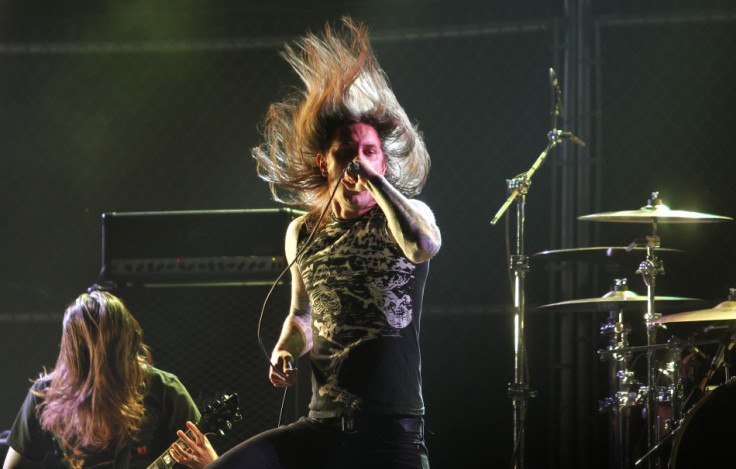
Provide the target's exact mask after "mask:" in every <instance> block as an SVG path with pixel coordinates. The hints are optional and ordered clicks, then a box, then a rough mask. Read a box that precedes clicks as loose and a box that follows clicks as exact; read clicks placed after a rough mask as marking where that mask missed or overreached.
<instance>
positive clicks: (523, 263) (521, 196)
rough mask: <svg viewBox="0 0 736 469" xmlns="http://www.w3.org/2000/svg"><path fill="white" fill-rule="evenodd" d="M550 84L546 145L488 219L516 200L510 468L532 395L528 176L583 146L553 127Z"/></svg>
mask: <svg viewBox="0 0 736 469" xmlns="http://www.w3.org/2000/svg"><path fill="white" fill-rule="evenodd" d="M549 72H550V81H551V84H552V113H551V114H552V130H550V131H549V132H548V133H547V140H548V143H547V146H546V148H545V149H544V151H542V153H541V154H540V155H539V157H537V160H536V161H535V162H534V164H533V165H532V166H531V168H529V170H528V171H527V172H525V173H522V174H520V175H519V176H517V177H515V178H513V179H508V180H506V184H507V186H508V191H509V196H508V198H507V199H506V202H504V204H503V205H502V206H501V208H500V209H499V210H498V212H496V215H495V216H494V217H493V219H492V220H491V225H495V224H496V223H497V222H498V220H499V219H500V218H501V216H503V214H504V213H506V211H507V209H508V208H509V206H510V205H511V203H512V202H513V201H516V254H515V255H512V256H511V258H510V261H509V269H510V270H511V272H512V273H513V288H512V293H513V299H514V382H513V383H510V384H509V387H508V393H509V397H510V398H511V400H512V405H513V413H514V414H513V432H514V433H513V443H514V451H513V459H512V466H511V467H512V468H513V469H523V468H524V436H525V435H524V424H525V420H526V410H527V404H528V402H529V399H530V398H533V397H536V395H537V393H536V391H533V390H532V389H531V388H530V387H529V384H528V383H527V376H526V375H527V369H528V364H527V358H526V344H525V342H524V313H525V298H526V290H525V277H526V273H527V272H529V256H527V255H526V254H525V253H524V223H525V208H526V195H527V193H528V192H529V186H530V185H531V183H532V176H533V175H534V173H535V172H536V171H537V170H538V169H539V168H540V167H541V166H542V164H543V163H544V161H545V160H546V159H547V155H548V154H549V152H550V151H551V150H552V149H553V148H554V147H555V146H557V144H558V143H559V142H560V141H561V140H563V139H570V140H572V141H573V142H575V143H578V144H580V145H582V146H585V142H583V141H582V140H580V139H579V138H577V137H575V136H574V135H573V134H572V133H571V132H563V131H561V130H557V117H558V116H559V115H560V114H561V108H562V106H561V101H562V100H561V92H560V89H559V86H558V85H557V77H556V76H555V73H554V70H552V69H551V68H550V69H549Z"/></svg>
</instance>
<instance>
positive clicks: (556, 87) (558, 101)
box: [549, 68, 562, 116]
mask: <svg viewBox="0 0 736 469" xmlns="http://www.w3.org/2000/svg"><path fill="white" fill-rule="evenodd" d="M549 79H550V81H551V82H552V90H553V91H554V94H555V104H554V107H553V110H552V112H553V113H554V115H555V116H559V115H561V114H562V90H561V89H560V84H559V83H558V82H557V75H556V74H555V71H554V69H552V68H550V69H549Z"/></svg>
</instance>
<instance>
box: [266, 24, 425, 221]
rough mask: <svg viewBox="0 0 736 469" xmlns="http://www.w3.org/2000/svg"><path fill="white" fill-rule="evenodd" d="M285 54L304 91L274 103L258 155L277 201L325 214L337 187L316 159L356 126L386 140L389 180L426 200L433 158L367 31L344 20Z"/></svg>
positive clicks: (287, 50) (288, 48) (363, 27)
mask: <svg viewBox="0 0 736 469" xmlns="http://www.w3.org/2000/svg"><path fill="white" fill-rule="evenodd" d="M281 55H282V57H284V58H285V59H286V61H287V62H288V63H289V64H290V65H291V66H292V68H293V69H294V70H295V71H296V73H297V74H298V75H299V77H300V78H301V80H302V82H303V84H304V89H303V90H297V91H295V92H293V93H292V94H291V95H289V96H287V97H286V98H285V99H284V100H283V102H280V103H274V104H272V105H271V107H270V108H269V110H268V113H267V114H266V117H265V119H264V123H263V127H262V133H263V136H264V141H263V143H262V144H261V145H259V146H258V147H256V148H254V149H253V151H252V155H253V158H255V160H256V161H257V164H258V175H259V176H260V177H261V178H262V179H264V180H265V181H267V182H268V183H269V186H270V189H271V193H272V195H273V198H274V200H276V201H279V202H282V203H285V204H288V205H297V206H300V207H302V208H306V209H307V210H309V211H310V215H312V216H314V215H315V213H316V212H318V211H319V210H321V208H322V207H323V206H324V204H325V203H326V200H327V198H328V197H329V189H330V188H328V187H327V179H326V178H325V177H324V176H323V175H322V174H321V172H320V170H319V168H318V167H317V163H316V156H317V154H318V153H321V152H322V153H325V152H326V151H327V149H328V148H329V145H330V143H331V140H332V138H333V137H334V133H335V131H336V130H337V129H338V128H339V127H342V126H344V125H348V124H352V123H357V122H363V123H367V124H370V125H372V126H373V127H374V128H375V129H376V131H377V132H378V134H379V136H380V137H381V141H382V144H383V151H384V154H385V155H386V161H387V166H388V169H387V171H386V178H387V180H388V181H389V182H390V183H391V184H392V185H393V186H394V187H396V188H397V189H398V190H399V191H401V192H402V193H403V194H404V195H406V196H407V197H411V196H414V195H417V194H419V192H420V191H421V190H422V188H423V186H424V183H425V182H426V179H427V174H428V172H429V167H430V159H429V154H428V153H427V149H426V147H425V145H424V140H423V138H422V135H421V133H420V132H419V130H418V129H417V127H416V126H415V125H413V124H412V123H411V122H410V121H409V118H408V117H407V115H406V112H405V111H404V110H403V108H402V107H401V106H400V105H399V103H398V100H397V99H396V96H395V95H394V93H393V91H392V90H391V87H390V86H389V83H388V79H387V77H386V75H385V73H384V71H383V70H382V69H381V67H380V66H379V64H378V62H377V60H376V58H375V56H374V54H373V50H372V48H371V46H370V43H369V40H368V31H367V28H366V27H365V26H364V25H362V24H355V23H353V22H352V20H350V19H349V18H343V19H342V28H341V29H340V30H338V31H335V30H333V29H332V28H331V27H330V26H329V24H328V25H326V26H325V30H324V32H323V34H322V35H321V36H319V37H318V36H316V35H315V34H312V33H309V34H307V35H306V36H304V37H302V38H301V39H299V40H297V41H295V43H294V45H286V46H285V49H284V51H283V52H282V54H281Z"/></svg>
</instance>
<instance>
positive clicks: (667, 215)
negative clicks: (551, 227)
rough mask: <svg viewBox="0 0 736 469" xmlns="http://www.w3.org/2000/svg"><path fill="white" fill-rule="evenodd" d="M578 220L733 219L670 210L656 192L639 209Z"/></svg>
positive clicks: (707, 220) (654, 221)
mask: <svg viewBox="0 0 736 469" xmlns="http://www.w3.org/2000/svg"><path fill="white" fill-rule="evenodd" d="M578 220H588V221H611V222H623V223H716V222H722V221H733V218H731V217H723V216H720V215H711V214H709V213H699V212H688V211H685V210H672V209H671V208H669V207H668V206H667V205H665V204H663V203H662V200H661V199H660V198H659V193H658V192H653V193H652V198H651V199H649V203H648V204H647V205H645V206H644V207H642V208H640V209H639V210H623V211H620V212H604V213H595V214H592V215H583V216H581V217H578Z"/></svg>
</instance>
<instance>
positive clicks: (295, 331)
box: [269, 217, 312, 387]
mask: <svg viewBox="0 0 736 469" xmlns="http://www.w3.org/2000/svg"><path fill="white" fill-rule="evenodd" d="M302 222H303V217H301V218H297V219H296V220H294V221H293V222H291V224H290V225H289V229H288V232H287V234H286V260H287V262H289V263H291V261H292V260H294V258H295V257H296V250H297V247H296V245H297V239H298V235H299V227H300V226H301V224H302ZM310 322H311V313H310V306H309V296H308V295H307V292H306V289H305V288H304V281H303V279H302V276H301V272H300V271H299V267H298V266H297V265H296V264H294V265H292V266H291V306H290V309H289V315H288V316H287V317H286V319H285V320H284V325H283V327H282V328H281V336H280V337H279V340H278V342H277V343H276V346H275V347H274V349H273V351H272V352H271V363H272V364H273V365H274V367H276V368H277V369H278V370H280V371H281V374H279V373H277V372H276V371H274V369H273V368H270V369H269V379H270V380H271V383H272V384H273V385H274V386H277V387H283V386H291V385H292V384H294V382H295V380H296V373H297V370H296V368H295V367H294V362H295V361H296V359H297V358H299V357H300V356H302V355H304V354H305V353H307V352H308V351H309V350H310V349H311V348H312V329H311V324H310Z"/></svg>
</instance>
